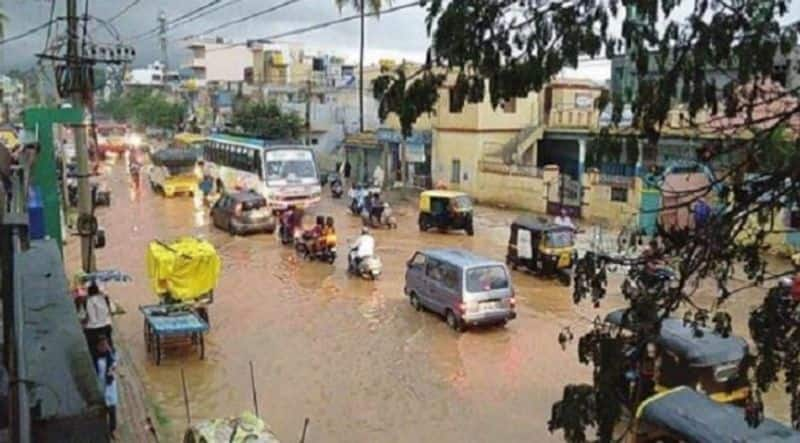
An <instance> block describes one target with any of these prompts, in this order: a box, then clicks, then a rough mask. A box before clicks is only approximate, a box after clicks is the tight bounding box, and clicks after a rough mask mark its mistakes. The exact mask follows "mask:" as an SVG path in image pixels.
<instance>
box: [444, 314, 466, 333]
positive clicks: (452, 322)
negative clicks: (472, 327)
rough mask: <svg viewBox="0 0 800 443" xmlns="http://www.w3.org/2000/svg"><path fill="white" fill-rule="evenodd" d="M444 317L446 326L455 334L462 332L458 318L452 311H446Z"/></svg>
mask: <svg viewBox="0 0 800 443" xmlns="http://www.w3.org/2000/svg"><path fill="white" fill-rule="evenodd" d="M445 315H446V317H445V320H446V321H447V326H450V328H451V329H452V330H454V331H456V332H463V331H464V327H463V326H462V324H461V320H459V319H458V317H456V314H455V313H454V312H453V311H451V310H449V309H448V310H447V314H445Z"/></svg>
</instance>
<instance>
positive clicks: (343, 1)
mask: <svg viewBox="0 0 800 443" xmlns="http://www.w3.org/2000/svg"><path fill="white" fill-rule="evenodd" d="M335 1H336V6H338V7H339V11H341V10H342V8H344V7H345V5H348V4H350V5H352V6H353V8H355V9H356V10H358V11H359V12H360V13H361V48H360V54H359V60H358V111H359V114H358V115H359V130H360V132H364V17H365V15H364V8H365V6H367V5H366V3H369V10H370V12H371V13H373V14H379V13H380V12H381V9H382V7H383V5H384V4H391V3H392V1H391V0H335Z"/></svg>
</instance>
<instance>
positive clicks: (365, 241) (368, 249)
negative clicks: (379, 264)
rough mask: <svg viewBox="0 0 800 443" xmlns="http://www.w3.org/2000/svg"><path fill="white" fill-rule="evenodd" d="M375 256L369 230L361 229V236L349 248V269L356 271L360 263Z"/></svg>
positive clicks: (373, 239)
mask: <svg viewBox="0 0 800 443" xmlns="http://www.w3.org/2000/svg"><path fill="white" fill-rule="evenodd" d="M373 255H375V238H374V237H373V236H372V235H370V233H369V228H367V227H366V226H365V227H363V228H361V235H360V236H359V237H358V238H357V239H356V241H355V242H354V243H353V244H352V245H351V246H350V267H351V269H354V270H357V269H358V267H359V266H360V265H361V262H362V261H363V260H364V259H366V258H368V257H372V256H373Z"/></svg>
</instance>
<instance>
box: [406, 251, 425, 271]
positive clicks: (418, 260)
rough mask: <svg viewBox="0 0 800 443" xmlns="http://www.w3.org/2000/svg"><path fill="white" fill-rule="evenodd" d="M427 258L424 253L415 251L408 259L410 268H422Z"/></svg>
mask: <svg viewBox="0 0 800 443" xmlns="http://www.w3.org/2000/svg"><path fill="white" fill-rule="evenodd" d="M427 260H428V258H427V257H425V255H424V254H420V253H417V254H415V255H414V257H412V258H411V260H409V261H408V265H409V266H411V267H412V268H423V267H424V266H425V263H426V262H427Z"/></svg>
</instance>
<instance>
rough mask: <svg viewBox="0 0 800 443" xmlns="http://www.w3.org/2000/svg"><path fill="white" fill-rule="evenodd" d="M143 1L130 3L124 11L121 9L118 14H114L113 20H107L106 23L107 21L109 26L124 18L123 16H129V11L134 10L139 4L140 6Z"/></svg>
mask: <svg viewBox="0 0 800 443" xmlns="http://www.w3.org/2000/svg"><path fill="white" fill-rule="evenodd" d="M141 1H142V0H133V1H132V2H130V3H128V5H127V6H125V7H124V8H122V9H120V10H119V12H117V13H116V14H114V15H113V16H111V18H109V19H108V20H106V21H107V22H108V23H109V24H110V23H114V20H116V19H118V18H120V17H122V16H123V15H125V14H127V13H128V11H130V10H131V8H133V7H134V6H136V5H138V4H139V3H140V2H141Z"/></svg>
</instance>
